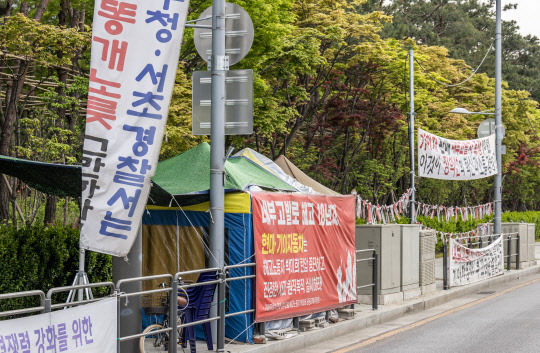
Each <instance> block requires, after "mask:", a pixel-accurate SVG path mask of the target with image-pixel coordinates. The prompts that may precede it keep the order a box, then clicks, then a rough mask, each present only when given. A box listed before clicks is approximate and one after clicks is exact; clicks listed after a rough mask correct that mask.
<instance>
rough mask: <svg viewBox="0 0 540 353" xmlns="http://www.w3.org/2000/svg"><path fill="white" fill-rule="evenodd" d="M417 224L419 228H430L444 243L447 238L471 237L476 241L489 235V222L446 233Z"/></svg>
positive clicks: (461, 238) (460, 238)
mask: <svg viewBox="0 0 540 353" xmlns="http://www.w3.org/2000/svg"><path fill="white" fill-rule="evenodd" d="M417 224H418V225H419V226H420V229H421V230H432V231H434V232H435V235H436V236H437V237H439V238H440V239H441V241H442V242H443V243H446V242H447V241H448V239H456V240H463V239H467V240H468V239H471V240H472V241H473V242H476V241H478V238H480V237H484V236H486V235H491V233H490V231H489V230H490V228H489V224H481V225H480V226H478V227H477V228H475V229H473V230H470V231H468V232H458V233H446V232H441V231H438V230H436V229H432V228H430V227H428V226H426V225H423V224H422V223H420V222H417Z"/></svg>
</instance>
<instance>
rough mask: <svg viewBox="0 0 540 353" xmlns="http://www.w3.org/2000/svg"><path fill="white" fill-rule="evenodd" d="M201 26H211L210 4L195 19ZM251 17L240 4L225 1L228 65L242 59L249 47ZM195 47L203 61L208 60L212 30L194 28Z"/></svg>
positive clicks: (252, 33) (251, 32)
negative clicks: (197, 18)
mask: <svg viewBox="0 0 540 353" xmlns="http://www.w3.org/2000/svg"><path fill="white" fill-rule="evenodd" d="M197 24H198V25H201V26H205V25H206V26H210V27H211V26H212V6H210V7H207V8H206V9H205V10H204V11H203V12H202V13H201V15H200V16H199V20H198V21H197ZM254 34H255V33H254V28H253V22H252V21H251V17H249V14H248V13H247V12H246V10H244V9H243V8H242V7H241V6H239V5H236V4H233V3H230V2H226V3H225V55H226V56H228V57H229V65H234V64H236V63H238V62H240V60H242V59H243V58H244V57H245V56H246V54H247V53H248V52H249V49H251V45H252V44H253V37H254ZM193 40H194V41H195V49H197V53H199V55H200V56H201V58H203V60H204V61H206V62H209V61H210V56H211V55H212V30H211V29H206V28H195V29H194V31H193Z"/></svg>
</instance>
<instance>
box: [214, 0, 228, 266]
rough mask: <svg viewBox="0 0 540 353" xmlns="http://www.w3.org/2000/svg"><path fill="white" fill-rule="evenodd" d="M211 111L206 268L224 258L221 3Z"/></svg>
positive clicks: (218, 0) (217, 2)
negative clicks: (208, 232) (209, 254)
mask: <svg viewBox="0 0 540 353" xmlns="http://www.w3.org/2000/svg"><path fill="white" fill-rule="evenodd" d="M210 63H211V70H212V103H211V105H212V108H211V109H212V112H211V120H212V122H211V130H210V139H211V149H210V251H211V252H212V256H211V257H210V267H220V268H221V267H223V265H224V259H225V254H224V250H225V212H224V211H225V210H224V208H225V185H224V184H225V177H224V176H225V170H224V169H225V160H224V158H225V74H226V70H227V69H228V66H229V65H228V58H227V57H226V56H225V0H214V2H213V4H212V56H211V59H210Z"/></svg>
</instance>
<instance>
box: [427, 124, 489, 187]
mask: <svg viewBox="0 0 540 353" xmlns="http://www.w3.org/2000/svg"><path fill="white" fill-rule="evenodd" d="M495 174H497V159H496V158H495V135H494V134H492V135H490V136H488V137H483V138H480V139H476V140H466V141H456V140H448V139H445V138H442V137H439V136H437V135H433V134H430V133H429V132H427V131H424V130H422V129H418V175H419V176H423V177H427V178H434V179H445V180H471V179H480V178H485V177H488V176H490V175H495Z"/></svg>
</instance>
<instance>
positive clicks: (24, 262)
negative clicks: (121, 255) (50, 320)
mask: <svg viewBox="0 0 540 353" xmlns="http://www.w3.org/2000/svg"><path fill="white" fill-rule="evenodd" d="M85 261H86V271H87V273H88V276H89V279H90V281H91V282H101V281H110V280H111V278H112V262H111V257H110V256H108V255H103V254H99V253H94V252H90V251H88V252H86V259H85ZM78 263H79V231H78V229H76V228H73V227H65V228H64V227H60V226H53V227H43V226H34V227H27V228H21V229H16V228H15V227H7V226H1V227H0V293H10V292H20V291H27V290H42V291H44V292H45V293H46V292H47V291H48V290H49V289H51V288H53V287H61V286H67V285H71V284H72V282H73V279H74V278H75V274H76V273H77V271H78V266H79V265H78ZM59 298H61V297H59ZM58 300H59V299H58ZM36 304H37V302H36V298H23V299H14V300H10V301H2V302H0V310H9V309H14V308H18V307H21V306H28V305H36Z"/></svg>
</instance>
